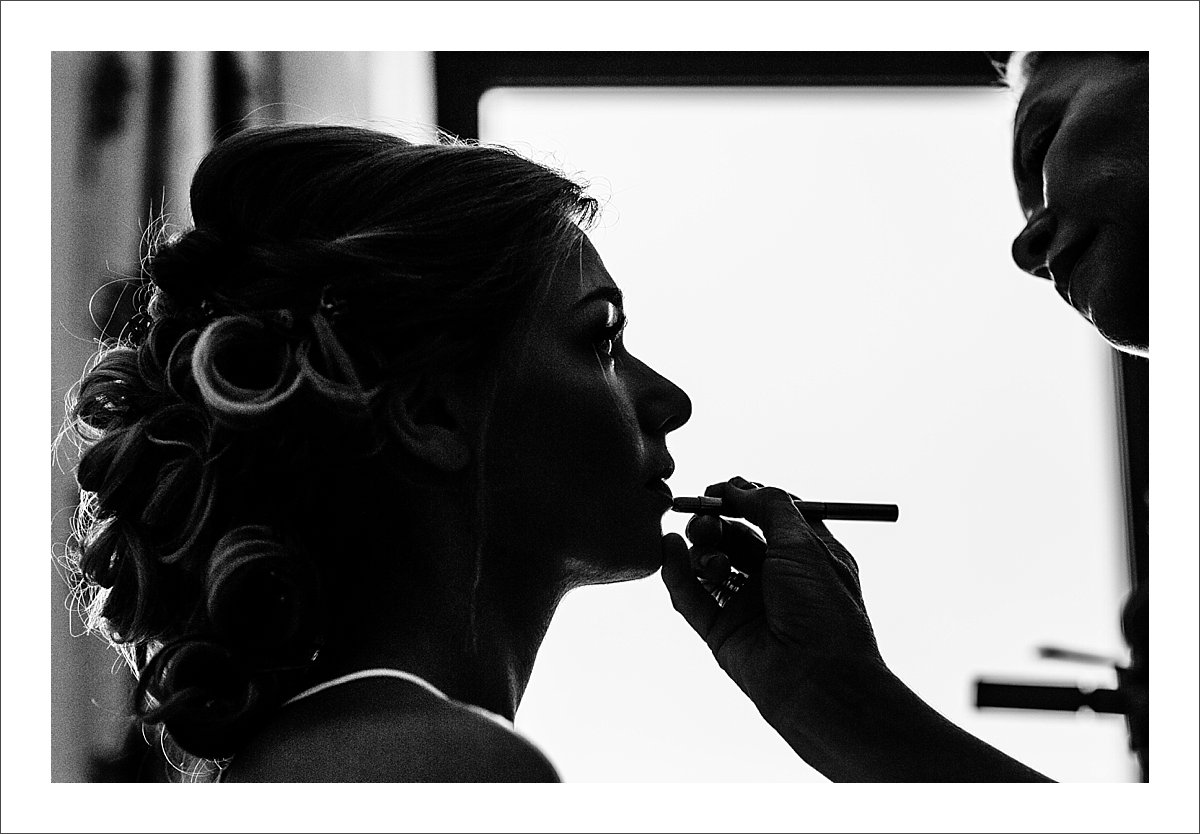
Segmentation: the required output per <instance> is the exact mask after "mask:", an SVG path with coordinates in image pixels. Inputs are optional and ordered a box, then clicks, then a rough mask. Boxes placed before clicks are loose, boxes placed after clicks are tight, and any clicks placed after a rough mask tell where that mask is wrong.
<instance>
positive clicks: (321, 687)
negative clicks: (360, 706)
mask: <svg viewBox="0 0 1200 834" xmlns="http://www.w3.org/2000/svg"><path fill="white" fill-rule="evenodd" d="M363 678H399V679H400V680H405V681H408V682H409V683H415V684H416V685H417V686H420V687H423V688H424V689H427V690H428V691H430V692H432V693H433V694H434V695H436V696H438V697H439V698H441V699H442V700H444V701H449V700H450V696H448V695H447V694H446V693H445V692H442V690H440V689H438V688H437V687H436V686H434V685H433V684H431V683H430V682H429V681H427V680H425V679H424V678H420V677H417V676H416V675H414V674H412V673H410V672H402V671H401V670H399V669H359V670H358V671H357V672H351V673H350V674H348V675H342V676H341V677H337V678H334V679H333V680H328V681H325V682H323V683H319V684H317V685H316V686H310V687H309V688H308V689H306V690H304V691H303V692H301V693H300V694H298V695H293V696H292V697H291V698H288V699H287V700H286V701H284V702H283V703H282V704H281V705H280V706H284V707H286V706H288V705H289V704H294V703H296V701H299V700H300V699H301V698H308V697H309V696H311V695H316V694H317V693H318V692H324V691H325V690H326V689H329V688H331V687H334V686H340V685H341V684H343V683H350V682H351V681H358V680H362V679H363Z"/></svg>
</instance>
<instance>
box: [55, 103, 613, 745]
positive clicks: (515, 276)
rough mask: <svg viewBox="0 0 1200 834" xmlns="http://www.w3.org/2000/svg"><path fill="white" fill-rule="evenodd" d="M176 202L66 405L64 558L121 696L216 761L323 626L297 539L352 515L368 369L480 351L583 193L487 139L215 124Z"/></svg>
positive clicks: (591, 210) (369, 439)
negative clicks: (114, 335) (183, 222)
mask: <svg viewBox="0 0 1200 834" xmlns="http://www.w3.org/2000/svg"><path fill="white" fill-rule="evenodd" d="M190 196H191V208H192V216H193V218H194V227H193V228H191V229H189V230H188V231H186V232H184V233H182V234H179V235H176V236H174V237H170V238H166V239H164V240H163V241H162V242H161V243H160V244H159V245H158V246H157V247H156V249H155V250H154V251H153V252H152V253H151V256H150V257H149V258H148V259H147V261H146V266H145V269H146V273H147V274H146V277H147V279H148V281H149V283H150V286H151V287H152V293H151V296H150V299H149V302H148V304H147V305H146V307H145V309H144V310H143V311H142V313H141V314H140V320H139V327H138V328H136V329H135V331H134V335H133V336H132V337H130V338H126V339H124V340H118V341H116V342H114V343H112V344H108V345H105V346H103V347H102V348H101V350H100V351H99V352H98V353H97V355H96V356H95V358H94V361H93V362H92V363H91V365H90V367H89V369H88V370H87V372H86V373H85V374H84V376H83V379H82V380H81V382H80V385H79V386H78V390H77V394H76V396H75V397H74V402H73V404H72V406H71V408H70V411H69V417H68V424H67V429H68V434H71V435H73V436H74V438H75V439H76V441H77V443H78V445H79V447H80V449H81V455H80V458H79V462H78V467H77V478H78V482H79V487H80V490H81V492H80V496H81V501H80V505H79V509H78V511H77V514H76V519H75V536H74V537H73V541H72V545H71V547H70V548H69V554H70V559H71V560H72V563H73V567H74V568H75V570H76V572H77V576H78V583H79V593H80V595H81V596H82V598H83V599H84V601H85V603H86V606H85V607H86V611H87V614H88V624H89V627H91V628H94V629H96V630H98V631H100V632H101V633H102V634H103V635H104V636H106V637H107V638H108V639H109V640H110V641H111V642H112V644H113V645H114V646H116V647H117V648H118V650H120V651H121V652H122V654H123V655H124V656H125V657H126V659H127V661H128V662H129V664H130V666H131V667H132V669H133V670H134V672H135V674H136V675H137V676H138V685H137V687H136V691H135V712H136V714H137V715H138V716H139V717H140V718H141V719H142V720H144V721H146V722H155V723H161V724H162V725H163V726H164V727H165V729H166V731H167V732H168V733H169V736H170V737H171V739H173V741H174V742H175V743H177V744H178V745H179V746H180V747H181V748H182V749H183V750H184V751H186V752H187V753H189V754H191V755H193V756H198V757H203V758H211V759H218V758H221V757H225V756H229V755H232V754H233V753H234V752H235V751H236V750H237V749H238V748H239V746H240V745H241V744H242V743H243V742H244V740H245V739H246V738H247V736H248V735H249V734H251V733H252V732H253V731H254V729H255V728H256V727H257V726H259V725H260V724H261V721H262V720H263V718H264V716H265V715H266V714H267V713H269V712H270V711H271V710H273V709H274V708H276V707H277V705H278V704H279V703H280V701H281V700H282V699H283V698H285V697H287V695H288V694H289V693H290V692H292V691H294V690H295V689H296V688H297V687H298V685H299V683H298V682H299V681H300V680H301V679H302V678H303V675H304V674H305V673H306V671H307V670H309V669H311V667H312V664H313V660H314V657H315V655H316V654H317V653H318V651H319V650H320V648H321V647H322V646H323V645H328V644H329V643H330V642H331V641H335V640H336V632H335V630H334V629H332V628H331V627H330V621H331V617H330V609H331V607H333V606H336V600H335V599H334V597H336V593H335V590H333V589H335V587H336V585H337V582H336V574H337V570H338V569H340V567H339V568H338V569H335V568H334V567H333V566H331V565H329V564H327V563H326V561H325V560H323V559H322V556H321V555H322V553H323V552H324V551H325V547H324V545H325V544H326V543H328V542H330V541H332V540H334V538H335V537H336V535H338V533H339V532H340V531H342V529H343V528H345V527H346V526H347V525H351V524H353V519H355V518H360V517H361V507H356V505H357V504H359V503H361V502H362V501H363V500H365V498H366V496H365V495H364V493H363V491H362V490H361V489H359V490H357V491H356V490H355V489H354V488H352V487H351V486H349V485H352V484H354V483H357V482H360V481H361V480H362V479H361V478H356V477H355V476H356V474H361V473H362V472H363V471H364V468H365V469H366V470H369V471H371V472H376V471H377V470H376V469H371V467H377V466H379V465H380V464H379V458H380V457H381V456H380V455H379V451H380V450H381V448H384V447H386V445H387V437H386V432H385V430H384V429H383V428H382V427H384V426H385V425H386V420H385V419H383V414H382V412H381V409H383V408H384V407H385V406H384V400H386V396H385V395H386V393H387V392H388V391H389V389H390V387H391V386H393V385H397V384H404V382H405V381H406V380H409V379H412V378H414V377H416V376H419V375H421V374H424V373H436V372H446V371H460V370H462V371H465V370H472V369H479V368H485V367H488V366H489V365H490V363H491V361H492V355H493V354H494V353H495V349H496V346H497V345H498V344H500V343H501V342H502V340H503V339H504V338H505V337H506V336H508V335H509V334H510V333H511V332H512V331H513V329H514V328H515V327H516V323H517V322H518V321H519V320H520V319H521V316H522V315H524V314H525V313H526V312H527V311H528V309H529V308H530V305H531V304H532V303H533V299H535V298H536V297H538V292H539V289H541V290H544V288H545V287H546V286H547V285H548V284H547V282H548V281H549V280H550V276H551V275H552V274H553V272H554V271H555V270H556V269H557V268H558V266H559V265H560V264H561V263H562V262H563V260H564V259H565V258H566V257H567V255H568V253H569V251H570V247H571V246H572V245H573V243H574V241H575V239H576V236H577V234H578V230H579V227H580V225H584V226H586V224H588V223H589V222H591V220H592V219H593V218H594V216H595V215H596V213H597V210H598V206H597V204H596V202H595V201H594V200H593V199H592V198H590V197H588V196H586V195H585V194H584V192H583V190H582V187H581V186H580V185H578V184H577V183H574V182H572V181H571V180H569V179H567V178H565V177H563V176H562V175H561V174H559V173H557V172H555V171H552V170H550V169H548V168H545V167H543V166H540V165H537V164H535V163H533V162H530V161H528V160H526V159H524V158H522V157H520V156H518V155H517V154H515V153H513V152H511V151H509V150H507V149H504V148H496V147H486V146H479V145H471V144H464V143H457V142H450V143H446V142H442V143H439V144H431V145H418V144H412V143H409V142H407V141H405V140H403V139H400V138H398V137H395V136H391V135H388V134H384V133H379V132H375V131H370V130H365V129H361V128H352V127H342V126H313V125H305V126H296V125H279V126H271V127H263V128H255V129H249V130H246V131H243V132H242V133H239V134H237V135H235V136H233V137H231V138H229V139H227V140H225V141H224V142H222V143H220V144H219V145H217V146H216V147H215V148H213V150H212V151H211V152H210V153H209V154H208V155H207V156H206V157H205V159H204V160H203V161H202V162H201V164H200V166H199V168H198V170H197V171H196V174H195V176H194V178H193V181H192V187H191V195H190ZM356 513H358V514H357V515H356Z"/></svg>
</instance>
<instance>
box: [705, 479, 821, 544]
mask: <svg viewBox="0 0 1200 834" xmlns="http://www.w3.org/2000/svg"><path fill="white" fill-rule="evenodd" d="M704 494H705V495H709V496H712V497H714V498H720V499H721V500H722V502H723V504H724V508H723V510H722V513H723V514H724V515H728V516H732V517H736V518H744V519H746V520H747V521H749V522H750V523H751V524H754V525H756V526H757V527H758V528H759V529H760V530H762V531H763V535H765V536H766V538H767V547H768V549H771V550H774V549H775V548H785V549H786V548H790V547H812V546H813V545H816V546H817V547H818V548H819V549H822V550H823V549H824V546H823V543H822V542H821V540H820V538H819V537H818V536H817V534H816V533H815V532H813V530H812V528H811V527H810V526H809V524H808V522H807V521H806V520H805V519H804V516H802V515H801V514H800V511H799V510H797V509H796V507H795V505H794V504H793V503H792V497H791V495H789V494H788V493H786V492H784V491H783V490H782V489H778V488H776V487H757V488H751V489H743V488H742V487H739V486H736V485H735V484H734V483H732V482H730V481H724V482H722V483H719V484H713V485H712V486H710V487H709V488H708V489H706V490H705V491H704Z"/></svg>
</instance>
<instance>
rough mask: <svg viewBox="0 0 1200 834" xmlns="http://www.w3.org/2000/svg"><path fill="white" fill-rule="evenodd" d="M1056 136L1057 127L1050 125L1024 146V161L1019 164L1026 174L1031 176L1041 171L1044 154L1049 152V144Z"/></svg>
mask: <svg viewBox="0 0 1200 834" xmlns="http://www.w3.org/2000/svg"><path fill="white" fill-rule="evenodd" d="M1057 134H1058V125H1052V126H1050V127H1047V128H1046V129H1045V130H1043V131H1042V132H1041V133H1039V134H1037V136H1035V137H1034V138H1033V141H1032V142H1030V143H1029V144H1028V145H1026V148H1025V159H1024V161H1023V162H1022V163H1021V165H1022V167H1023V168H1024V169H1025V171H1026V173H1028V174H1030V175H1032V174H1034V173H1035V172H1038V171H1039V170H1040V169H1041V167H1042V163H1043V162H1044V161H1045V159H1046V152H1047V151H1049V150H1050V144H1051V143H1052V142H1053V141H1054V137H1055V136H1056V135H1057Z"/></svg>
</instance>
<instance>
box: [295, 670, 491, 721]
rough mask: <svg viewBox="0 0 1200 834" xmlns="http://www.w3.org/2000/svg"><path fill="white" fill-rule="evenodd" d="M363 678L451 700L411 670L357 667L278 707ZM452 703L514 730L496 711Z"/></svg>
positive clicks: (309, 689) (311, 687)
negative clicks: (400, 684) (404, 685)
mask: <svg viewBox="0 0 1200 834" xmlns="http://www.w3.org/2000/svg"><path fill="white" fill-rule="evenodd" d="M363 678H398V679H400V680H403V681H408V682H409V683H415V684H416V685H417V686H420V687H422V688H423V689H425V690H427V691H429V692H431V693H432V694H434V695H436V696H437V697H439V698H441V699H442V700H443V701H451V700H452V699H451V698H450V696H449V695H447V694H446V693H445V692H443V691H442V690H440V689H438V688H437V687H436V686H434V685H433V684H431V683H430V682H429V681H427V680H425V679H424V678H422V677H418V676H417V675H414V674H412V673H411V672H405V671H402V670H400V669H386V668H380V669H359V670H358V671H357V672H351V673H349V674H347V675H342V676H340V677H337V678H333V679H332V680H327V681H324V682H323V683H318V684H317V685H316V686H310V687H309V688H308V689H306V690H304V691H303V692H301V693H299V694H298V695H293V696H292V697H291V698H288V699H287V700H286V701H284V702H283V703H282V704H280V707H281V708H282V707H286V706H288V705H289V704H294V703H296V702H297V701H299V700H301V699H302V698H308V697H310V696H312V695H316V694H317V693H318V692H324V691H325V690H326V689H330V688H332V687H334V686H340V685H342V684H343V683H350V682H351V681H358V680H362V679H363ZM453 703H457V704H458V705H459V706H462V707H465V708H466V709H468V710H470V711H471V712H473V713H476V714H477V715H482V716H483V717H484V718H487V719H490V720H492V721H495V722H496V723H497V724H499V725H501V726H502V727H505V728H506V729H509V730H515V727H514V726H513V723H512V722H511V721H509V720H508V719H507V718H505V717H504V716H503V715H497V714H496V713H494V712H492V711H491V710H487V709H484V708H483V707H479V706H476V705H475V704H468V703H464V702H460V701H454V702H453Z"/></svg>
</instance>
